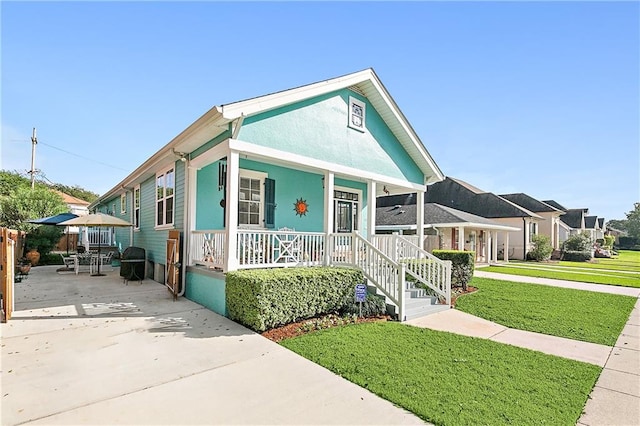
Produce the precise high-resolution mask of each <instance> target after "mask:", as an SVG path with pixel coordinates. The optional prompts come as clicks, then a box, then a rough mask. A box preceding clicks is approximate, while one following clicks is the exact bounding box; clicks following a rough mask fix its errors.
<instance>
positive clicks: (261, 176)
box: [236, 169, 269, 229]
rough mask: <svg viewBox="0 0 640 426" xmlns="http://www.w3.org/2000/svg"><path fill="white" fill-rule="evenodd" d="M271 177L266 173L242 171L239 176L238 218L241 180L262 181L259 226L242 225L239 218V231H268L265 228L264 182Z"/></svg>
mask: <svg viewBox="0 0 640 426" xmlns="http://www.w3.org/2000/svg"><path fill="white" fill-rule="evenodd" d="M268 177H269V175H268V174H267V173H264V172H257V171H255V170H246V169H240V173H239V175H238V216H240V201H241V200H240V194H239V192H240V178H249V179H259V180H260V214H259V217H258V223H259V225H245V224H240V221H239V220H238V218H236V220H238V229H266V228H265V226H264V210H265V208H264V207H265V199H264V180H265V179H266V178H268Z"/></svg>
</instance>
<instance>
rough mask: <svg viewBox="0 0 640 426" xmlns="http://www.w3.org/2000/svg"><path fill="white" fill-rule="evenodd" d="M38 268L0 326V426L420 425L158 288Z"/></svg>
mask: <svg viewBox="0 0 640 426" xmlns="http://www.w3.org/2000/svg"><path fill="white" fill-rule="evenodd" d="M56 268H57V267H49V266H41V267H36V268H32V270H31V273H30V274H29V277H28V279H27V280H25V281H23V282H22V283H18V284H16V289H15V295H16V303H15V308H16V310H15V312H14V316H13V319H11V320H10V321H9V322H7V323H6V324H2V326H1V328H0V330H1V331H2V417H1V423H2V425H20V424H66V425H68V424H181V425H183V424H423V422H422V421H421V420H420V419H419V418H417V417H416V416H414V415H413V414H411V413H408V412H406V411H405V410H402V409H400V408H398V407H395V406H394V405H393V404H391V403H390V402H388V401H386V400H384V399H381V398H379V397H378V396H376V395H374V394H372V393H370V392H369V391H367V390H365V389H363V388H361V387H359V386H356V385H354V384H352V383H350V382H348V381H346V380H344V379H342V378H341V377H339V376H337V375H335V374H333V373H331V372H329V371H328V370H326V369H324V368H322V367H320V366H318V365H316V364H314V363H312V362H310V361H307V360H306V359H304V358H302V357H300V356H298V355H296V354H294V353H293V352H290V351H289V350H287V349H285V348H283V347H281V346H279V345H277V344H276V343H273V342H271V341H270V340H267V339H265V338H263V337H262V336H260V335H258V334H256V333H254V332H252V331H250V330H248V329H246V328H244V327H242V326H240V325H238V324H236V323H234V322H232V321H230V320H228V319H226V318H224V317H221V316H219V315H217V314H215V313H214V312H212V311H210V310H208V309H206V308H203V307H202V306H200V305H198V304H196V303H193V302H191V301H189V300H187V299H184V298H181V299H179V300H178V301H177V302H174V301H173V300H172V297H171V295H170V294H169V292H168V290H167V289H166V288H165V287H164V286H163V285H161V284H159V283H156V282H154V281H151V280H145V281H142V283H141V284H140V283H139V282H137V281H133V282H130V283H129V285H128V286H125V285H124V284H123V282H122V279H121V278H120V277H119V276H118V272H117V269H116V271H114V272H110V273H108V274H107V276H104V277H91V276H88V275H87V274H79V275H77V276H76V275H75V274H74V273H65V274H58V273H56Z"/></svg>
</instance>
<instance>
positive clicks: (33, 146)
mask: <svg viewBox="0 0 640 426" xmlns="http://www.w3.org/2000/svg"><path fill="white" fill-rule="evenodd" d="M36 145H38V138H37V137H36V128H35V127H34V128H33V135H32V136H31V171H30V172H29V173H31V189H33V188H35V183H36Z"/></svg>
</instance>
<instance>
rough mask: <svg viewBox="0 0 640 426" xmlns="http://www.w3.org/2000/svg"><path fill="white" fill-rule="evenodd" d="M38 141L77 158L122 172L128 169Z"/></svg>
mask: <svg viewBox="0 0 640 426" xmlns="http://www.w3.org/2000/svg"><path fill="white" fill-rule="evenodd" d="M38 143H39V144H42V145H45V146H48V147H49V148H53V149H57V150H58V151H61V152H64V153H65V154H69V155H73V156H75V157H78V158H82V159H83V160H87V161H92V162H94V163H98V164H102V165H103V166H107V167H111V168H112V169H116V170H122V171H123V172H128V171H129V170H126V169H123V168H121V167H116V166H112V165H111V164H107V163H103V162H102V161H98V160H95V159H93V158H89V157H85V156H83V155H80V154H76V153H75V152H69V151H67V150H64V149H62V148H58V147H57V146H53V145H50V144H48V143H44V142H42V141H38Z"/></svg>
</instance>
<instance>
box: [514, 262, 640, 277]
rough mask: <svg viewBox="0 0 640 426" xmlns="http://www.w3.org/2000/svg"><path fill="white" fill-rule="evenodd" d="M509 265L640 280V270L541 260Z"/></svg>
mask: <svg viewBox="0 0 640 426" xmlns="http://www.w3.org/2000/svg"><path fill="white" fill-rule="evenodd" d="M505 266H508V267H510V268H526V269H538V270H543V271H558V272H568V273H577V274H587V275H601V276H610V277H621V278H636V279H638V280H640V272H635V271H621V270H615V269H611V268H609V269H600V268H584V267H579V266H573V265H572V266H564V265H558V264H554V263H540V262H522V261H520V262H513V261H511V262H509V264H508V265H505Z"/></svg>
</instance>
